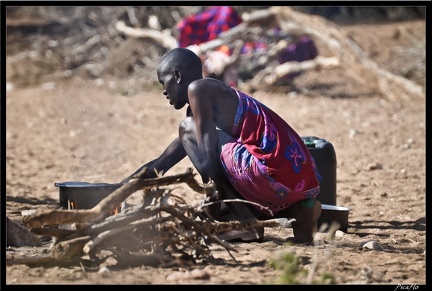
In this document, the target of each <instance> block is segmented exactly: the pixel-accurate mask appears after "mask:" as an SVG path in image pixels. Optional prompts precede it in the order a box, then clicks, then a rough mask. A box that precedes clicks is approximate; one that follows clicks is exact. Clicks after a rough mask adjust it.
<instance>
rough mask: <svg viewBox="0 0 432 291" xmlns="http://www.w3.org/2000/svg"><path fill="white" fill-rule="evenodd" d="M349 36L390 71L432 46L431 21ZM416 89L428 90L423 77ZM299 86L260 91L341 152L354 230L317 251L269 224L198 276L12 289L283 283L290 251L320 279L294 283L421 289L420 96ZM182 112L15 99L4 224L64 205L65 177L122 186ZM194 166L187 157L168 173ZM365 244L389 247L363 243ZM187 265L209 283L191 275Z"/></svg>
mask: <svg viewBox="0 0 432 291" xmlns="http://www.w3.org/2000/svg"><path fill="white" fill-rule="evenodd" d="M343 29H344V30H346V31H347V32H348V34H349V35H350V36H351V37H352V38H354V39H355V40H356V41H357V42H358V43H359V44H360V45H361V47H362V48H363V49H364V50H365V51H366V52H367V54H368V55H369V57H370V58H371V59H373V60H375V61H376V62H377V63H379V64H380V65H381V66H383V67H384V68H386V69H387V70H389V71H392V72H393V73H395V74H403V72H402V69H403V67H406V66H407V64H408V63H410V62H415V61H416V60H415V59H413V58H410V57H409V56H408V52H410V51H411V50H412V49H414V48H416V47H418V46H419V45H422V44H423V49H424V43H425V21H408V22H396V23H390V24H368V25H350V26H344V27H343ZM401 52H405V54H403V53H401ZM423 54H424V52H423ZM420 55H421V54H420ZM422 66H425V65H424V55H423V65H422ZM7 73H9V72H7ZM411 75H412V74H411ZM155 77H156V76H155ZM114 81H115V80H114ZM416 81H417V80H416ZM419 83H421V85H422V86H424V85H425V82H424V79H423V80H421V81H420V82H419ZM295 85H296V88H297V90H298V91H296V92H288V89H287V88H285V89H275V90H274V92H263V91H257V92H255V93H254V94H253V95H254V96H255V97H256V98H257V99H259V100H260V101H262V102H264V103H265V104H267V105H268V106H269V107H270V108H273V109H274V110H275V111H276V112H278V113H279V114H281V115H282V116H283V117H284V118H285V119H286V120H287V121H288V122H289V123H290V124H291V125H292V126H293V127H294V128H295V129H296V130H297V131H298V132H299V133H300V135H303V136H307V135H314V136H318V137H321V138H324V139H326V140H328V141H330V142H331V143H332V144H333V146H334V148H335V151H336V156H337V204H338V205H341V206H345V207H348V208H350V209H351V211H350V213H349V225H348V231H347V233H337V236H336V237H335V238H334V239H333V238H331V237H330V236H329V235H328V234H326V233H324V232H320V233H318V234H317V236H316V239H315V243H314V244H313V245H290V244H288V243H287V242H285V239H286V238H287V237H290V236H292V229H291V228H288V229H278V228H274V229H273V228H266V234H265V239H264V241H263V242H260V243H233V244H232V245H233V246H234V247H235V248H236V250H237V251H238V252H237V253H234V256H235V260H234V259H232V258H230V257H229V256H228V255H227V253H226V251H225V250H224V249H222V248H220V247H215V248H214V250H213V251H214V256H215V257H216V258H223V259H225V263H224V264H212V263H207V264H199V265H196V266H194V268H191V269H186V268H153V267H146V266H142V267H135V268H127V269H120V270H118V269H115V267H108V268H104V269H101V270H104V271H103V272H102V271H100V272H98V270H89V269H86V268H85V267H83V266H79V265H78V266H71V267H49V268H47V267H43V266H38V267H29V266H27V265H8V266H6V272H5V278H2V281H4V283H5V284H6V286H5V287H6V289H7V288H8V286H9V285H15V284H199V285H201V284H278V283H282V282H283V281H280V278H281V277H280V276H281V274H282V273H283V271H281V270H275V269H273V268H272V267H271V266H270V265H269V264H268V262H269V260H270V259H273V258H276V257H278V256H280V255H281V254H282V253H293V254H295V255H296V256H297V257H298V258H300V267H302V268H304V269H306V270H309V274H312V279H311V280H309V281H307V278H302V277H299V283H301V284H308V283H311V282H320V278H321V275H323V274H332V275H333V276H334V280H335V281H334V283H335V284H389V285H394V286H395V287H392V288H393V289H392V290H395V289H397V288H399V289H401V287H403V286H405V287H409V286H411V284H414V285H413V286H414V287H413V286H411V287H412V290H415V289H413V288H416V286H417V287H418V286H419V285H422V284H426V207H425V206H426V200H425V196H426V143H425V140H426V118H425V113H426V112H425V110H426V109H425V98H424V99H419V98H412V99H406V98H402V97H401V98H400V99H396V100H389V99H388V98H386V96H381V95H379V94H377V93H376V92H372V91H370V90H367V89H365V88H363V87H362V86H361V85H359V84H356V83H355V82H354V81H353V80H350V79H347V74H346V72H344V71H341V70H339V69H332V70H328V71H320V72H308V73H305V74H303V75H301V76H299V77H298V78H297V79H296V80H295ZM184 114H185V113H184V110H179V111H175V110H173V108H172V107H171V106H170V105H169V104H168V103H167V102H166V100H165V98H164V96H163V95H162V93H161V92H160V91H159V90H155V89H149V90H148V91H142V92H138V93H137V94H135V95H133V96H122V95H121V94H119V92H114V91H113V90H110V89H109V88H108V86H97V85H95V84H94V83H92V82H75V81H74V80H72V81H69V82H64V83H57V84H56V87H55V88H54V89H49V88H47V87H43V86H40V85H36V86H31V87H25V88H15V89H12V90H10V91H7V95H6V195H5V196H6V216H7V217H9V218H10V219H12V220H14V221H17V222H20V221H21V219H22V211H24V210H31V209H36V210H40V209H46V208H55V207H58V198H59V191H58V189H57V188H56V187H55V186H54V183H56V182H63V181H71V180H76V181H87V182H108V183H113V182H118V181H120V180H122V179H123V178H125V177H126V176H127V175H129V174H130V173H131V172H133V171H135V170H136V169H137V168H138V167H139V166H141V165H142V164H144V163H145V162H147V161H149V160H151V159H153V158H155V157H157V156H158V155H159V154H160V153H161V151H162V150H163V149H164V148H165V146H167V145H168V143H169V142H170V141H171V140H172V139H173V138H174V137H175V135H176V133H177V125H178V123H179V122H180V120H181V119H182V117H183V116H184ZM188 167H191V164H190V162H189V161H188V160H186V159H185V160H183V161H182V162H181V163H180V164H179V165H178V166H176V167H175V168H173V169H172V170H171V171H170V172H169V173H168V174H176V173H182V172H184V171H185V170H186V168H188ZM172 188H173V191H174V192H176V193H179V194H181V195H185V196H186V197H188V199H189V201H190V203H191V204H194V203H199V201H200V200H201V199H202V196H201V195H200V194H197V193H195V192H193V191H192V190H191V189H190V188H188V186H186V185H180V186H178V185H177V186H175V187H174V186H173V187H172ZM140 195H141V193H135V194H133V195H132V196H131V197H130V198H129V199H131V200H130V201H135V200H137V199H139V198H140ZM134 199H135V200H134ZM367 242H376V243H377V244H376V245H378V246H380V248H378V249H371V248H367V247H363V245H364V244H365V243H367ZM48 247H49V245H45V246H44V247H41V248H29V247H22V248H17V247H8V248H7V250H6V257H7V258H11V257H13V256H20V255H21V256H25V255H29V256H31V255H33V254H35V253H40V252H43V251H44V250H45V251H46V250H47V249H48ZM108 265H109V264H108ZM192 269H199V270H203V271H204V273H205V274H207V275H208V276H203V277H200V276H198V277H194V276H193V275H191V274H194V273H193V272H192V273H189V272H188V271H191V270H192ZM399 284H401V285H400V286H399Z"/></svg>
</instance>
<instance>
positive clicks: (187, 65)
mask: <svg viewBox="0 0 432 291" xmlns="http://www.w3.org/2000/svg"><path fill="white" fill-rule="evenodd" d="M157 75H158V79H159V82H160V83H161V84H162V85H163V87H164V91H163V94H164V95H165V96H166V98H167V99H168V100H169V102H170V104H171V105H173V106H174V108H176V109H180V108H182V107H183V106H184V105H185V104H186V103H188V102H189V101H188V96H187V89H188V86H189V84H190V83H191V82H193V81H195V80H198V79H202V62H201V59H200V58H199V57H198V56H197V55H196V54H195V53H194V52H192V51H191V50H189V49H186V48H175V49H173V50H171V51H169V52H168V53H167V54H165V55H164V56H163V57H162V60H161V62H160V64H159V67H158V69H157Z"/></svg>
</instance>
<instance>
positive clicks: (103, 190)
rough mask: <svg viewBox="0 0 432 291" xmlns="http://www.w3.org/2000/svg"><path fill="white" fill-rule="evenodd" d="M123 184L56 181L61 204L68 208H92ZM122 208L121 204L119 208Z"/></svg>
mask: <svg viewBox="0 0 432 291" xmlns="http://www.w3.org/2000/svg"><path fill="white" fill-rule="evenodd" d="M122 185H123V184H122V183H117V184H108V183H87V182H76V181H69V182H62V183H55V184H54V186H56V187H58V188H59V200H60V206H61V207H63V208H66V209H91V208H93V207H94V206H96V205H97V204H98V203H99V202H100V201H101V200H103V199H104V198H105V197H107V196H108V195H109V194H111V193H112V192H114V191H115V190H117V189H118V188H120V187H121V186H122ZM118 209H120V206H119V208H118Z"/></svg>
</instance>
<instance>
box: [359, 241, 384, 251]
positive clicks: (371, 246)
mask: <svg viewBox="0 0 432 291" xmlns="http://www.w3.org/2000/svg"><path fill="white" fill-rule="evenodd" d="M362 247H363V248H367V249H370V250H376V251H383V248H382V247H381V245H380V244H379V243H378V242H376V241H373V240H372V241H368V242H367V243H364V244H363V245H362Z"/></svg>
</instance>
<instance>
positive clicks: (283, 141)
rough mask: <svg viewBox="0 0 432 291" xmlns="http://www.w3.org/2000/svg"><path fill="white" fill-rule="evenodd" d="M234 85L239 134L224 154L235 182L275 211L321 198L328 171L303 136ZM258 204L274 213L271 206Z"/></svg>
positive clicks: (240, 189)
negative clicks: (321, 169)
mask: <svg viewBox="0 0 432 291" xmlns="http://www.w3.org/2000/svg"><path fill="white" fill-rule="evenodd" d="M233 89H234V88H233ZM234 90H235V91H236V92H237V96H238V98H239V106H238V108H237V114H236V117H235V120H234V128H233V132H232V134H231V135H232V136H233V137H234V138H235V139H236V140H234V141H233V142H228V143H226V144H225V145H224V146H223V147H222V152H221V155H220V159H221V162H222V165H223V167H224V169H225V171H226V174H227V177H228V179H229V180H230V182H231V184H232V185H233V187H234V188H235V189H236V190H237V191H238V192H239V193H240V194H241V195H242V196H243V198H244V199H246V200H248V201H252V202H255V203H258V204H260V205H262V206H265V207H268V208H269V209H270V210H271V211H272V213H273V214H276V213H277V212H279V211H281V210H283V209H285V208H287V207H289V206H291V205H293V204H294V203H297V202H299V201H301V200H305V199H309V198H315V197H316V196H317V195H318V194H319V191H320V182H321V181H322V177H321V176H320V175H319V173H318V170H317V167H316V164H315V161H314V158H313V157H312V155H311V154H310V152H309V150H308V149H307V147H306V145H305V143H304V142H303V140H302V139H301V137H300V136H299V135H298V134H297V133H296V132H295V131H294V130H293V129H292V128H291V126H290V125H289V124H288V123H286V122H285V121H284V120H283V119H282V118H281V117H280V116H279V115H277V114H276V113H275V112H274V111H272V110H271V109H269V108H268V107H266V106H265V105H264V104H262V103H260V102H259V101H258V100H256V99H254V98H252V97H250V96H249V95H247V94H245V93H243V92H240V91H238V90H236V89H234ZM257 209H258V210H259V211H260V212H261V213H263V214H264V215H267V216H270V215H269V212H268V211H267V210H265V209H263V208H259V207H257Z"/></svg>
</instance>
